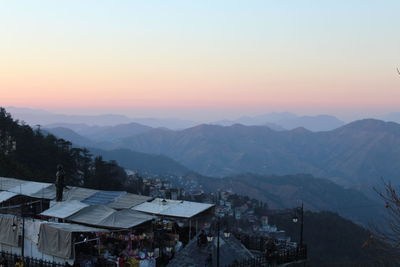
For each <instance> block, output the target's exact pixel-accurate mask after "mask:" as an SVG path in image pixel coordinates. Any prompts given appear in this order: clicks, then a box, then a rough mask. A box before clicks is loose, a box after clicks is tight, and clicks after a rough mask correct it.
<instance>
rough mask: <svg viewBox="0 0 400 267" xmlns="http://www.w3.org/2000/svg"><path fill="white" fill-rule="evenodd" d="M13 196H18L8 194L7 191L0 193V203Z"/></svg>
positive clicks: (11, 193)
mask: <svg viewBox="0 0 400 267" xmlns="http://www.w3.org/2000/svg"><path fill="white" fill-rule="evenodd" d="M15 196H18V194H17V193H13V192H8V191H2V192H0V203H1V202H4V201H7V200H9V199H10V198H13V197H15Z"/></svg>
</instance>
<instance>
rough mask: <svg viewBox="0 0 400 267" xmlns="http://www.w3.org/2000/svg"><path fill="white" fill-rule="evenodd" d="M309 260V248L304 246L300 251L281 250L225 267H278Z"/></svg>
mask: <svg viewBox="0 0 400 267" xmlns="http://www.w3.org/2000/svg"><path fill="white" fill-rule="evenodd" d="M306 259H307V247H306V246H303V247H302V248H298V249H288V250H280V251H276V252H275V253H271V254H269V255H263V256H260V257H256V258H252V259H246V260H242V261H235V262H233V263H232V264H229V265H226V266H225V267H258V266H265V267H269V266H276V265H279V264H284V263H289V262H296V261H303V260H306Z"/></svg>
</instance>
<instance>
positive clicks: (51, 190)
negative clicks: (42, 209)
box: [31, 184, 56, 199]
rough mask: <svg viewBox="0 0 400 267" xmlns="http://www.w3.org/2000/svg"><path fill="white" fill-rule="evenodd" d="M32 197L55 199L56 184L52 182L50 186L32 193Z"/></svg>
mask: <svg viewBox="0 0 400 267" xmlns="http://www.w3.org/2000/svg"><path fill="white" fill-rule="evenodd" d="M31 197H35V198H43V199H55V198H56V186H55V185H54V184H50V185H49V186H47V187H45V188H43V189H41V190H39V191H38V192H36V193H34V194H32V195H31Z"/></svg>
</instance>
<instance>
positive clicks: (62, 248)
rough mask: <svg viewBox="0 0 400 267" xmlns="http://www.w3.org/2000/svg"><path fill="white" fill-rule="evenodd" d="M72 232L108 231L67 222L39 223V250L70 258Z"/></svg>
mask: <svg viewBox="0 0 400 267" xmlns="http://www.w3.org/2000/svg"><path fill="white" fill-rule="evenodd" d="M74 232H88V233H93V232H108V230H105V229H99V228H92V227H86V226H83V225H77V224H69V223H43V224H41V225H40V239H39V244H38V249H39V251H40V252H42V253H46V254H49V255H52V256H56V257H60V258H63V259H71V258H72V249H73V244H72V233H74Z"/></svg>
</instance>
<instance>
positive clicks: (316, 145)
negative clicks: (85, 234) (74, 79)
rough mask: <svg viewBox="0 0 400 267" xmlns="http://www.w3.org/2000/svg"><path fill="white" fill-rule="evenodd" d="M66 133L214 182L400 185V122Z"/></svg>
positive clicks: (59, 130) (61, 132)
mask: <svg viewBox="0 0 400 267" xmlns="http://www.w3.org/2000/svg"><path fill="white" fill-rule="evenodd" d="M64 126H65V127H68V126H69V125H64ZM65 127H56V128H50V129H47V130H48V131H50V132H52V133H54V134H55V135H56V136H58V137H60V138H64V139H67V140H71V141H72V142H73V143H75V144H77V145H80V146H86V147H92V148H98V149H103V150H113V149H128V150H131V151H136V152H141V153H147V154H152V155H162V156H164V157H168V158H170V159H172V160H174V161H175V162H176V164H179V165H181V166H185V167H186V168H187V169H190V170H193V171H195V172H198V173H200V174H202V175H206V176H215V177H224V176H231V175H237V174H241V173H256V174H277V175H286V174H293V173H309V174H313V175H315V176H317V177H323V178H329V179H331V180H332V181H335V182H337V183H340V184H342V185H345V186H352V187H366V186H370V185H374V184H376V183H377V181H378V180H379V179H380V178H381V177H383V178H385V179H388V180H392V181H395V182H400V180H399V178H400V175H399V174H400V164H396V162H398V161H399V160H400V149H399V148H400V125H399V124H397V123H393V122H384V121H379V120H374V119H366V120H360V121H355V122H352V123H350V124H347V125H345V126H342V127H339V128H337V129H334V130H331V131H324V132H311V131H309V130H306V129H305V128H296V129H293V130H290V131H288V130H283V131H275V130H272V129H270V128H269V127H267V126H244V125H240V124H235V125H232V126H218V125H207V124H203V125H199V126H195V127H192V128H188V129H185V130H179V131H173V130H169V129H163V128H150V127H146V126H141V125H137V124H127V125H123V126H121V125H120V126H115V127H109V126H107V127H87V126H86V128H85V127H83V128H82V129H77V126H76V125H75V130H77V131H79V132H80V133H84V134H85V136H84V135H80V134H78V133H76V132H74V131H72V130H71V129H69V128H65ZM71 128H72V127H71ZM88 129H90V130H93V129H95V130H96V131H89V130H88ZM129 134H131V135H130V136H128V135H129ZM127 136H128V137H127ZM116 155H117V154H115V153H114V156H116ZM130 166H131V165H130Z"/></svg>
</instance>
